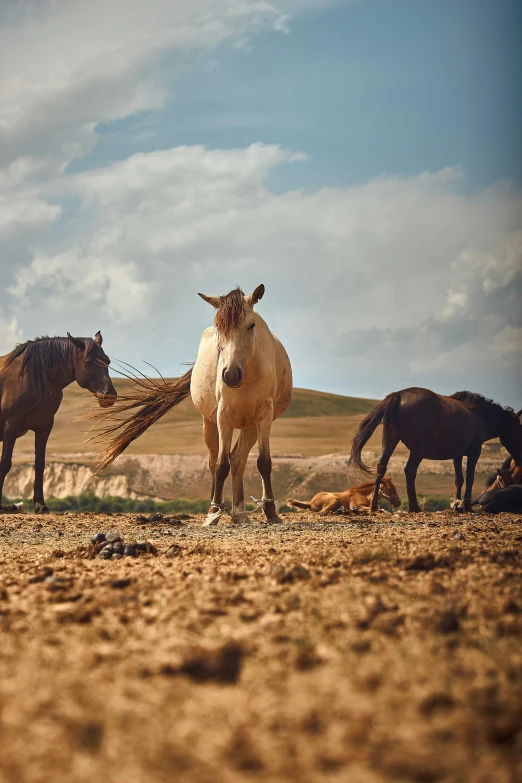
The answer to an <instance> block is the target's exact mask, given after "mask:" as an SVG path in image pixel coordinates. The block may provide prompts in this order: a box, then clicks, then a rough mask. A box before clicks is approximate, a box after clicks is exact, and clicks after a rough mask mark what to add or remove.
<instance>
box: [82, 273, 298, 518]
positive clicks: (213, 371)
mask: <svg viewBox="0 0 522 783" xmlns="http://www.w3.org/2000/svg"><path fill="white" fill-rule="evenodd" d="M264 293H265V287H264V286H263V285H260V286H258V287H257V288H256V289H255V291H252V293H251V294H249V296H245V295H244V294H243V292H242V291H241V290H240V289H239V288H236V289H235V290H234V291H231V292H230V293H229V294H226V296H205V294H200V296H201V297H202V298H203V299H204V300H205V301H206V302H208V303H209V304H211V305H212V307H214V308H215V309H216V315H215V318H214V326H211V327H210V328H209V329H206V330H205V331H204V332H203V335H202V337H201V342H200V345H199V352H198V358H197V359H196V363H195V365H194V367H192V368H191V369H190V370H188V372H186V373H185V375H183V376H182V377H181V378H178V379H177V380H175V381H172V382H170V381H164V380H163V379H162V380H161V381H158V380H154V379H151V378H144V377H141V378H140V377H138V378H136V379H135V380H136V383H135V385H134V388H133V389H132V390H131V391H130V392H127V393H123V394H121V395H120V396H119V403H118V404H116V405H115V406H114V407H113V408H112V409H111V412H110V413H109V414H108V415H105V416H104V417H103V421H102V426H101V427H98V428H97V432H98V433H99V434H98V435H96V436H94V438H95V439H96V440H98V441H101V442H102V443H104V444H105V446H104V448H103V450H102V453H101V455H100V462H99V464H98V467H97V471H96V472H97V473H99V472H100V471H101V470H103V469H104V468H106V467H107V466H108V465H110V464H111V463H112V462H113V461H114V460H115V459H116V457H117V456H118V455H119V454H121V453H122V452H123V451H125V449H126V448H127V446H128V445H129V444H130V443H132V441H133V440H136V438H139V437H140V435H142V434H143V433H144V432H145V430H147V429H148V428H149V427H150V426H151V424H154V422H155V421H158V419H160V418H161V417H162V416H164V415H165V414H166V413H168V411H169V410H171V409H172V408H174V407H175V406H176V405H179V403H180V402H183V400H184V399H186V398H187V397H188V396H189V394H191V395H192V400H193V402H194V405H195V406H196V408H197V409H198V411H199V412H200V413H201V415H202V416H203V434H204V436H205V442H206V444H207V446H208V450H209V452H210V459H209V467H210V472H211V474H212V496H211V504H210V508H209V510H208V515H207V518H206V521H205V525H211V524H214V523H216V522H218V521H219V519H220V517H221V516H222V514H223V512H224V511H225V512H226V513H229V514H230V516H231V517H232V519H233V521H234V522H249V521H250V519H249V517H248V514H247V513H246V508H245V495H244V490H243V473H244V472H245V466H246V462H247V458H248V454H249V452H250V450H251V448H252V446H253V445H254V443H255V442H256V440H257V441H258V444H259V456H258V458H257V466H258V468H259V472H260V473H261V478H262V480H263V497H262V499H261V500H260V501H258V503H259V505H261V506H262V508H263V509H264V512H265V514H266V517H267V520H268V521H269V522H280V521H281V520H280V519H279V517H278V516H277V512H276V507H275V502H274V496H273V492H272V483H271V473H272V460H271V459H270V428H271V427H272V422H273V421H274V419H277V417H278V416H280V415H281V414H282V413H283V411H285V410H286V408H287V407H288V404H289V402H290V400H291V399H292V369H291V367H290V361H289V359H288V356H287V354H286V351H285V349H284V348H283V346H282V345H281V343H280V342H279V340H278V339H277V337H276V336H275V335H273V334H272V332H271V331H270V329H269V328H268V326H267V325H266V323H265V322H264V321H263V319H262V318H261V316H260V315H259V313H257V312H256V311H255V310H254V305H255V304H256V303H257V302H258V301H259V300H260V299H261V297H262V296H263V294H264ZM129 414H130V415H129ZM96 418H97V417H96ZM235 429H238V430H240V434H239V438H238V440H237V442H236V444H235V446H234V448H232V436H233V432H234V430H235ZM109 435H110V436H113V437H111V439H110V440H109V442H108V443H107V441H106V438H107V436H109ZM231 469H232V510H230V509H228V508H227V507H226V506H225V504H224V503H223V485H224V483H225V479H226V478H227V476H228V474H229V472H230V470H231Z"/></svg>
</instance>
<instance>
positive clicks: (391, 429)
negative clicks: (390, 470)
mask: <svg viewBox="0 0 522 783" xmlns="http://www.w3.org/2000/svg"><path fill="white" fill-rule="evenodd" d="M399 440H400V438H399V433H398V432H397V427H395V426H394V425H393V424H388V423H385V424H384V428H383V431H382V452H381V457H380V459H379V462H378V463H377V478H376V480H375V489H374V490H373V495H372V502H371V506H370V511H378V510H379V488H380V486H381V481H382V480H383V478H384V476H385V475H386V469H387V467H388V462H389V461H390V457H391V455H392V454H393V452H394V451H395V449H396V447H397V443H398V442H399Z"/></svg>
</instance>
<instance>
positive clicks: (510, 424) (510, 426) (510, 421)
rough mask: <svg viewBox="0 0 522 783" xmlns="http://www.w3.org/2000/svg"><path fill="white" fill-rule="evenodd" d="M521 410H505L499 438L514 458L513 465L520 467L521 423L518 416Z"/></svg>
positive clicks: (521, 457)
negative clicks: (502, 427) (516, 411)
mask: <svg viewBox="0 0 522 783" xmlns="http://www.w3.org/2000/svg"><path fill="white" fill-rule="evenodd" d="M521 415H522V410H521V411H519V412H518V413H514V412H513V411H508V410H506V416H505V418H504V429H503V432H502V433H501V435H500V436H499V440H500V442H501V443H502V445H503V446H504V448H505V449H507V451H508V452H509V453H510V454H511V456H512V457H513V459H514V460H515V465H517V466H518V467H520V466H521V465H522V424H521V423H520V416H521Z"/></svg>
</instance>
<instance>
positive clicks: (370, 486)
mask: <svg viewBox="0 0 522 783" xmlns="http://www.w3.org/2000/svg"><path fill="white" fill-rule="evenodd" d="M374 492H375V481H367V482H366V483H364V484H358V485H357V486H356V487H350V489H345V490H344V492H318V493H317V495H314V496H313V498H312V499H311V500H310V501H309V502H308V503H305V502H303V501H302V500H294V499H293V498H288V499H287V501H286V502H287V504H288V505H289V506H295V507H296V508H309V509H310V511H316V512H319V514H321V515H323V516H324V515H325V514H331V513H332V512H333V511H337V510H338V509H340V508H345V509H346V510H347V511H354V510H355V509H358V510H359V511H369V510H370V504H371V501H372V497H373V494H374ZM381 498H384V499H385V500H389V501H390V503H391V504H392V506H393V507H394V508H399V506H400V505H401V499H400V497H399V496H398V494H397V490H396V488H395V484H394V483H393V481H392V477H391V475H388V476H384V477H383V478H382V480H381V484H380V486H379V492H378V500H380V499H381Z"/></svg>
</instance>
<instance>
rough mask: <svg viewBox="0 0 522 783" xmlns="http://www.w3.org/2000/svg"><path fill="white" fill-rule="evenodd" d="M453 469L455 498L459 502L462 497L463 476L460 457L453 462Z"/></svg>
mask: <svg viewBox="0 0 522 783" xmlns="http://www.w3.org/2000/svg"><path fill="white" fill-rule="evenodd" d="M453 468H454V470H455V490H456V495H455V497H456V498H457V500H460V499H461V497H462V485H463V484H464V474H463V472H462V457H456V458H455V459H454V460H453Z"/></svg>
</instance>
